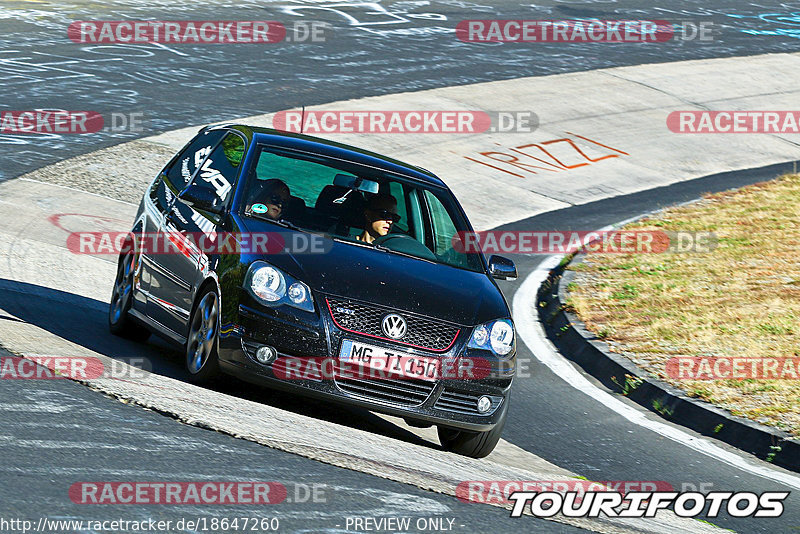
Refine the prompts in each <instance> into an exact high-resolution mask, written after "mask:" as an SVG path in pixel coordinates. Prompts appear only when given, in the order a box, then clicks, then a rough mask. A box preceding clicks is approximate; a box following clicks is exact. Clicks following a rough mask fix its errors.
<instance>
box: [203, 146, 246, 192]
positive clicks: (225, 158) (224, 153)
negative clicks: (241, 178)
mask: <svg viewBox="0 0 800 534" xmlns="http://www.w3.org/2000/svg"><path fill="white" fill-rule="evenodd" d="M206 150H207V149H206V148H205V147H204V148H202V149H201V150H200V151H199V152H197V154H198V155H199V154H202V153H203V152H204V151H206ZM208 151H209V152H211V154H210V155H209V156H208V157H207V158H206V159H205V160H202V159H201V164H200V171H199V172H198V173H197V177H196V178H195V180H194V183H195V185H199V186H202V187H207V188H209V189H213V190H214V192H215V193H216V194H217V196H218V197H219V198H220V200H222V201H223V202H224V201H225V200H227V199H228V196H229V195H230V192H231V189H233V183H234V182H235V181H236V175H237V174H238V172H239V164H240V163H241V161H242V155H243V154H244V139H242V138H241V137H240V136H239V135H237V134H235V133H232V132H231V133H228V134H227V135H226V136H225V137H224V138H223V139H222V142H221V143H220V144H219V145H217V148H215V149H214V150H213V151H211V149H208ZM193 187H194V186H193Z"/></svg>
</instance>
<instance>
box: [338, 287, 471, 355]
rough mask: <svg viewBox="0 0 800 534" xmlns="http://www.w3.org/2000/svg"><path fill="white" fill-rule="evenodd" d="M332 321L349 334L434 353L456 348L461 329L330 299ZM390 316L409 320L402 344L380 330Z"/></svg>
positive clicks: (375, 307) (355, 303)
mask: <svg viewBox="0 0 800 534" xmlns="http://www.w3.org/2000/svg"><path fill="white" fill-rule="evenodd" d="M325 300H326V301H327V303H328V309H329V310H330V313H331V317H333V320H334V322H335V323H336V326H338V327H339V328H341V329H342V330H346V331H348V332H355V333H357V334H363V335H365V336H370V337H375V338H378V339H385V340H388V341H392V342H394V343H401V344H403V345H408V346H411V347H417V348H421V349H425V350H431V351H434V352H444V351H446V350H448V349H449V348H450V347H452V346H453V343H455V340H456V337H458V333H459V332H460V331H461V329H460V327H459V326H457V325H454V324H451V323H445V322H442V321H436V320H431V319H428V318H427V317H423V316H421V315H416V314H412V313H407V312H396V310H393V309H391V308H385V307H383V306H375V305H374V304H365V303H361V302H357V301H354V300H347V299H339V298H332V297H328V298H326V299H325ZM389 313H398V314H399V315H402V316H403V318H404V319H405V320H406V324H407V326H408V330H407V332H406V335H405V336H404V337H403V339H402V340H399V339H390V338H388V337H386V335H385V334H384V333H383V330H381V321H382V320H383V318H384V317H385V316H386V315H387V314H389Z"/></svg>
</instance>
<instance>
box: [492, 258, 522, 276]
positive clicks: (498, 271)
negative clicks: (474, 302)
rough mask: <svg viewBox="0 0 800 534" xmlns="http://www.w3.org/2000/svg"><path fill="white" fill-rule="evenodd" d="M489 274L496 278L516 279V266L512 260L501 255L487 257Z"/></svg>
mask: <svg viewBox="0 0 800 534" xmlns="http://www.w3.org/2000/svg"><path fill="white" fill-rule="evenodd" d="M489 274H490V275H491V276H492V278H497V279H498V280H516V279H517V267H516V266H515V265H514V262H513V261H511V260H509V259H508V258H504V257H502V256H490V257H489Z"/></svg>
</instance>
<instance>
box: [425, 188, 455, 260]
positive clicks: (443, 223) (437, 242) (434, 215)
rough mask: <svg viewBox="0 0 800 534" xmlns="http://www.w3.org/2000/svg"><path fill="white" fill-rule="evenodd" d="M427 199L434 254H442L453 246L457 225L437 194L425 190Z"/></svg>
mask: <svg viewBox="0 0 800 534" xmlns="http://www.w3.org/2000/svg"><path fill="white" fill-rule="evenodd" d="M424 194H425V200H426V202H427V204H428V210H429V211H430V214H431V226H432V227H433V245H434V251H433V252H434V254H436V255H437V256H440V255H442V254H444V253H446V252H447V251H448V250H450V249H451V248H453V236H454V235H455V234H456V227H455V225H454V224H453V220H452V219H451V218H450V215H449V214H448V213H447V209H445V207H444V206H443V205H442V203H441V202H440V201H439V199H438V198H436V195H434V194H433V193H431V192H430V191H428V190H425V193H424Z"/></svg>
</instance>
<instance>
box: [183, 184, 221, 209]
mask: <svg viewBox="0 0 800 534" xmlns="http://www.w3.org/2000/svg"><path fill="white" fill-rule="evenodd" d="M178 200H180V201H181V202H183V203H184V204H186V205H187V206H191V207H193V208H195V209H198V210H202V211H208V212H210V213H215V214H217V215H219V214H220V213H222V212H223V211H225V205H224V204H223V202H222V200H220V198H219V197H218V196H217V194H216V193H215V192H214V191H213V190H211V189H208V188H206V187H201V186H198V185H194V184H192V185H190V186H189V187H187V188H186V189H184V190H183V191H182V192H181V194H180V195H178Z"/></svg>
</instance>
